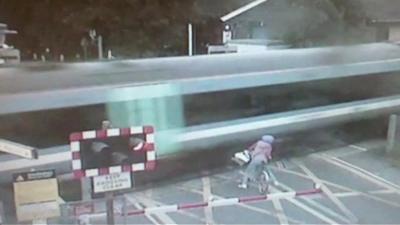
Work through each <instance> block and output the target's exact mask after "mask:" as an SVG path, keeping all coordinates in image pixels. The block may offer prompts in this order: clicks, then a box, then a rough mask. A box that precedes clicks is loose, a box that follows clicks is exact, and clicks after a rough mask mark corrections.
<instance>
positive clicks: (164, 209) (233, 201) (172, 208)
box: [127, 188, 322, 216]
mask: <svg viewBox="0 0 400 225" xmlns="http://www.w3.org/2000/svg"><path fill="white" fill-rule="evenodd" d="M320 193H322V191H321V189H320V188H315V189H312V190H306V191H300V192H295V191H293V192H282V193H274V194H270V195H259V196H251V197H241V198H227V199H220V200H213V201H209V202H198V203H187V204H180V205H179V204H177V205H166V206H159V207H151V208H145V209H140V210H135V211H131V212H128V213H127V215H128V216H138V215H148V214H157V213H170V212H177V211H181V210H190V209H196V208H205V207H221V206H230V205H237V204H243V203H253V202H260V201H268V200H273V199H288V198H295V197H301V196H307V195H315V194H320Z"/></svg>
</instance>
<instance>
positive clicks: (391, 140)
mask: <svg viewBox="0 0 400 225" xmlns="http://www.w3.org/2000/svg"><path fill="white" fill-rule="evenodd" d="M397 117H398V116H397V115H394V114H393V115H391V116H390V119H389V128H388V134H387V142H386V153H393V151H394V148H395V146H396V133H397Z"/></svg>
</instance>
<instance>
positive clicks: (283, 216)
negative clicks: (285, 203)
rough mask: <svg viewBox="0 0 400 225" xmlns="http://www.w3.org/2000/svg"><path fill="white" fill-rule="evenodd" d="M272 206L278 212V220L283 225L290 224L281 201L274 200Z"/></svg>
mask: <svg viewBox="0 0 400 225" xmlns="http://www.w3.org/2000/svg"><path fill="white" fill-rule="evenodd" d="M272 204H273V205H274V208H275V210H276V214H277V215H278V220H279V223H280V224H281V225H284V224H289V221H288V219H287V217H286V214H285V211H284V210H283V207H282V204H281V201H279V199H273V200H272Z"/></svg>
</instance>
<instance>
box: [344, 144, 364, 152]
mask: <svg viewBox="0 0 400 225" xmlns="http://www.w3.org/2000/svg"><path fill="white" fill-rule="evenodd" d="M349 147H350V148H354V149H357V150H360V151H362V152H366V151H368V149H367V148H363V147H360V146H358V145H349Z"/></svg>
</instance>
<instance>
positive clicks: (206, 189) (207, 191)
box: [201, 176, 216, 225]
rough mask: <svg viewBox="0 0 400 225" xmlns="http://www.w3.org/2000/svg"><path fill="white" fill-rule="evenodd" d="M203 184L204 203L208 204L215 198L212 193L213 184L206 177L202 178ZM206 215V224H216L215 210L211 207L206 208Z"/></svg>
mask: <svg viewBox="0 0 400 225" xmlns="http://www.w3.org/2000/svg"><path fill="white" fill-rule="evenodd" d="M201 181H202V183H203V201H204V202H208V201H210V199H211V198H212V197H213V196H212V193H211V182H210V178H209V177H208V176H204V177H202V178H201ZM204 214H205V216H206V223H207V224H208V225H211V224H216V223H215V221H214V215H213V209H212V208H210V207H206V208H204Z"/></svg>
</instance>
